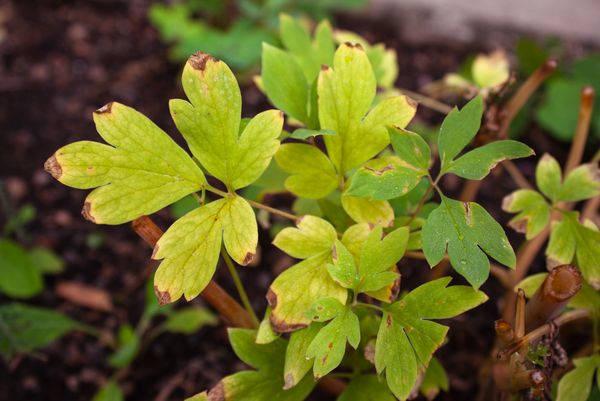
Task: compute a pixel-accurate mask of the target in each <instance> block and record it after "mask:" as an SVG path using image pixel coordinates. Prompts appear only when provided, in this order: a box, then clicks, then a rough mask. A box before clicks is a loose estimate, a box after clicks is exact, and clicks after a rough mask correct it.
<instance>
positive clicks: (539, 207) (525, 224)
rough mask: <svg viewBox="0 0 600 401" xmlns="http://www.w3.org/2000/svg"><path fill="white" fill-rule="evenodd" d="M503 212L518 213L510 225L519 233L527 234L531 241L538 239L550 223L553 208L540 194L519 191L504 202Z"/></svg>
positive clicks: (530, 191)
mask: <svg viewBox="0 0 600 401" xmlns="http://www.w3.org/2000/svg"><path fill="white" fill-rule="evenodd" d="M502 210H504V211H506V212H509V213H518V214H517V215H516V216H515V217H513V218H512V219H511V220H510V221H509V223H508V225H509V226H511V227H512V228H513V229H515V230H516V231H517V232H520V233H525V237H526V238H527V239H528V240H529V239H532V238H535V237H537V235H538V234H539V233H540V232H542V230H543V229H544V228H546V226H547V225H548V222H549V221H550V212H551V211H552V209H551V206H550V205H549V204H548V202H546V199H544V197H543V196H542V195H540V194H539V193H538V192H536V191H534V190H531V189H519V190H517V191H515V192H513V193H512V194H510V195H508V196H506V197H504V199H503V200H502Z"/></svg>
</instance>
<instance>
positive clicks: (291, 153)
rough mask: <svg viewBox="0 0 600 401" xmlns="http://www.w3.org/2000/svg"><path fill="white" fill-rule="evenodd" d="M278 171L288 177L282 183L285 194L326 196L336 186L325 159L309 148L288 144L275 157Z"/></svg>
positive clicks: (314, 197) (332, 171) (314, 149)
mask: <svg viewBox="0 0 600 401" xmlns="http://www.w3.org/2000/svg"><path fill="white" fill-rule="evenodd" d="M275 161H277V164H278V165H279V167H281V169H282V170H283V171H285V172H288V173H291V174H292V175H291V176H290V177H288V178H287V179H286V180H285V187H286V189H287V190H288V191H290V192H292V193H294V194H296V195H298V196H301V197H304V198H309V199H320V198H324V197H326V196H327V195H328V194H330V193H331V192H332V191H334V190H335V189H336V188H337V186H338V177H337V173H336V171H335V168H334V167H333V164H331V161H330V160H329V159H328V158H327V156H326V155H325V154H324V153H323V152H321V151H320V150H319V149H318V148H316V147H315V146H312V145H306V144H300V143H288V144H285V145H282V146H281V147H280V148H279V151H278V152H277V153H276V154H275Z"/></svg>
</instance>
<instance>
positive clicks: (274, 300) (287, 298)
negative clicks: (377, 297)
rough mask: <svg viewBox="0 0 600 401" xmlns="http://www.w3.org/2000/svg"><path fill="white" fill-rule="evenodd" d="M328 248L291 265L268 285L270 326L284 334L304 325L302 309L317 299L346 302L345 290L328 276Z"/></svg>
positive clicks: (308, 307)
mask: <svg viewBox="0 0 600 401" xmlns="http://www.w3.org/2000/svg"><path fill="white" fill-rule="evenodd" d="M330 262H331V248H330V249H329V250H328V251H326V252H322V253H320V254H317V255H315V256H312V257H310V258H309V259H306V260H304V261H302V262H300V263H297V264H295V265H294V266H292V267H290V268H289V269H287V270H286V271H284V272H283V273H281V274H280V275H279V276H277V278H276V279H275V281H273V283H272V284H271V287H270V288H269V292H268V293H267V300H268V301H269V304H270V305H271V308H272V309H273V310H272V312H271V326H273V329H274V330H275V331H276V332H278V333H286V332H291V331H295V330H298V329H301V328H303V327H306V326H308V324H309V323H310V319H309V318H308V317H307V316H306V312H307V311H308V310H309V309H310V308H311V306H312V305H313V304H314V303H315V301H317V300H318V299H320V298H326V297H332V298H336V299H337V300H338V301H340V302H341V303H343V304H344V303H346V299H347V297H348V291H347V290H346V289H345V288H343V287H341V286H340V285H338V284H337V283H336V282H335V281H333V279H332V278H331V277H330V276H329V273H328V272H327V264H328V263H330Z"/></svg>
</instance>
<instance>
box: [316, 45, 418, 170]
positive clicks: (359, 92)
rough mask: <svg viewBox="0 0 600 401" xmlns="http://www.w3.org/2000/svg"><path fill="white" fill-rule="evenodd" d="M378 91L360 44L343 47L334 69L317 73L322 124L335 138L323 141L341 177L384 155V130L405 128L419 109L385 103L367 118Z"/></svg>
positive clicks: (402, 100)
mask: <svg viewBox="0 0 600 401" xmlns="http://www.w3.org/2000/svg"><path fill="white" fill-rule="evenodd" d="M375 91H376V82H375V76H374V74H373V70H372V68H371V65H370V62H369V60H368V58H367V55H366V54H365V52H364V51H363V50H362V48H361V47H360V46H357V45H351V44H342V45H341V46H340V47H339V48H338V50H337V51H336V53H335V57H334V61H333V69H331V68H324V69H322V70H321V73H320V74H319V79H318V95H319V100H318V104H319V121H320V123H321V128H322V129H331V130H333V131H335V132H336V133H337V135H334V136H326V137H324V139H325V145H326V147H327V152H328V154H329V157H330V158H331V160H332V161H333V164H334V165H335V166H336V168H337V169H338V171H340V172H344V173H345V172H347V171H349V170H350V169H352V168H354V167H356V166H358V165H360V164H362V163H363V162H365V161H366V160H369V159H370V158H372V157H373V156H375V155H376V154H377V153H379V152H380V151H381V150H383V148H385V147H386V146H387V145H388V144H389V135H388V133H387V129H386V126H389V125H393V126H399V127H401V128H403V127H405V126H406V125H407V124H408V122H409V121H410V120H411V119H412V117H413V116H414V114H415V111H416V104H415V103H414V102H412V101H410V100H409V99H408V98H406V97H404V96H396V97H391V98H387V99H385V100H383V101H382V102H380V103H379V104H378V105H377V106H375V108H373V110H371V111H370V112H369V113H368V114H367V112H368V111H369V108H370V106H371V104H372V102H373V99H374V97H375ZM365 115H366V116H365Z"/></svg>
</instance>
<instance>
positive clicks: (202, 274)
mask: <svg viewBox="0 0 600 401" xmlns="http://www.w3.org/2000/svg"><path fill="white" fill-rule="evenodd" d="M222 239H223V242H224V243H225V247H226V249H227V252H228V253H229V254H230V255H231V257H232V258H233V259H234V260H235V261H236V262H238V263H239V264H242V265H245V264H248V263H249V262H250V261H251V260H252V256H253V255H254V254H255V253H256V245H257V242H258V228H257V225H256V219H255V218H254V212H253V211H252V209H251V208H250V205H248V203H247V202H246V201H245V200H244V199H242V198H240V197H238V196H235V197H231V198H223V199H219V200H216V201H214V202H211V203H208V204H206V205H204V206H202V207H199V208H197V209H195V210H193V211H192V212H190V213H188V214H187V215H185V216H184V217H182V218H181V219H179V220H177V221H176V222H175V223H174V224H173V225H172V226H171V227H169V229H168V230H167V232H166V233H165V234H164V235H163V236H162V237H161V238H160V240H159V241H158V243H157V244H156V247H155V248H154V253H153V255H152V257H153V259H164V260H163V261H162V262H161V264H160V266H159V267H158V270H157V271H156V274H155V276H154V286H155V290H156V294H157V296H158V299H159V302H160V303H161V304H165V303H169V302H174V301H176V300H177V299H179V298H180V297H181V296H182V295H183V296H185V298H186V299H187V300H190V299H192V298H195V297H196V296H197V295H198V294H199V293H200V292H201V291H202V290H203V289H204V288H205V287H206V285H207V284H208V282H209V281H210V280H211V278H212V276H213V275H214V272H215V269H216V265H217V261H218V259H219V251H220V249H221V243H222Z"/></svg>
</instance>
